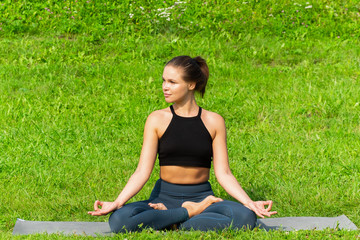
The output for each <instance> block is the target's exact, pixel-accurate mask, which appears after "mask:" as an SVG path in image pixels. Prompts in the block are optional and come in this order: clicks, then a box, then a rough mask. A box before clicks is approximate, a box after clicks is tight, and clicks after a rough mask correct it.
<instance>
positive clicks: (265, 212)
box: [245, 201, 277, 218]
mask: <svg viewBox="0 0 360 240" xmlns="http://www.w3.org/2000/svg"><path fill="white" fill-rule="evenodd" d="M272 204H273V202H272V201H256V202H250V203H249V204H248V205H245V207H247V208H249V209H251V210H253V211H254V212H255V213H256V215H258V216H259V217H261V218H265V217H264V216H267V217H271V215H273V214H277V212H276V211H273V212H270V211H271V207H272ZM265 206H268V207H267V208H265Z"/></svg>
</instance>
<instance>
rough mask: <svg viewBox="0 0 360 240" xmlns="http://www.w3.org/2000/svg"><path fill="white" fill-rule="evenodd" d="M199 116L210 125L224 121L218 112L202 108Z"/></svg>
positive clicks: (220, 123)
mask: <svg viewBox="0 0 360 240" xmlns="http://www.w3.org/2000/svg"><path fill="white" fill-rule="evenodd" d="M201 117H202V119H203V120H204V121H206V122H207V123H208V124H211V125H213V124H214V125H223V124H224V123H225V120H224V118H223V117H222V116H221V115H220V114H218V113H216V112H211V111H208V110H205V109H203V113H202V114H201Z"/></svg>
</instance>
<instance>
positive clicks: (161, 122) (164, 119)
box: [146, 108, 172, 135]
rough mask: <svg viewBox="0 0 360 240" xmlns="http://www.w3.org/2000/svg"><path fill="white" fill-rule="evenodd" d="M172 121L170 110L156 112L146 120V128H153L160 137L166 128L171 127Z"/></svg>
mask: <svg viewBox="0 0 360 240" xmlns="http://www.w3.org/2000/svg"><path fill="white" fill-rule="evenodd" d="M171 119H172V113H171V111H170V108H164V109H160V110H156V111H154V112H152V113H150V114H149V116H148V118H147V120H146V127H149V128H153V129H155V130H156V131H157V132H158V135H161V133H162V132H163V131H164V130H163V128H164V126H167V125H169V123H170V121H171Z"/></svg>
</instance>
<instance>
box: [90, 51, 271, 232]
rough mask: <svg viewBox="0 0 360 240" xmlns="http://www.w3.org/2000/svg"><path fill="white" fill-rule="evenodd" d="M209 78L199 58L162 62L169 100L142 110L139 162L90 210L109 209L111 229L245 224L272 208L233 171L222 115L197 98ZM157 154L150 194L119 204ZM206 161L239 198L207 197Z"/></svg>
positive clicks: (141, 179) (134, 188) (136, 187)
mask: <svg viewBox="0 0 360 240" xmlns="http://www.w3.org/2000/svg"><path fill="white" fill-rule="evenodd" d="M208 77H209V69H208V66H207V64H206V62H205V60H204V59H202V58H201V57H195V58H191V57H189V56H178V57H175V58H173V59H172V60H170V61H169V62H168V63H167V64H166V66H165V68H164V72H163V85H162V88H163V92H164V96H165V100H166V102H168V103H173V105H172V106H170V107H168V108H165V109H162V110H158V111H155V112H153V113H151V114H150V115H149V117H148V119H147V121H146V124H145V129H144V140H143V147H142V151H141V155H140V160H139V164H138V167H137V169H136V171H135V172H134V174H133V175H132V176H131V177H130V179H129V181H128V183H127V184H126V186H125V187H124V189H123V190H122V191H121V193H120V194H119V196H118V197H117V199H116V200H115V201H114V202H102V201H98V200H97V201H95V203H94V211H90V212H89V214H91V215H94V216H99V215H106V214H108V213H110V212H113V213H112V215H111V216H110V218H109V224H110V228H111V230H112V231H113V232H123V231H136V230H140V229H142V228H145V227H152V228H154V229H166V228H170V227H172V228H173V227H176V228H179V229H186V230H190V229H195V230H202V231H206V230H214V229H222V228H226V227H233V228H243V227H245V228H250V229H252V228H253V227H254V226H255V224H256V215H258V216H260V217H262V218H264V216H268V217H270V216H271V215H273V214H276V212H274V211H271V207H272V201H256V202H254V201H252V200H251V199H250V198H249V196H248V195H247V194H246V193H245V191H244V190H243V189H242V188H241V186H240V185H239V183H238V182H237V180H236V179H235V177H234V176H233V175H232V173H231V171H230V168H229V161H228V153H227V146H226V129H225V122H224V119H223V118H222V117H221V116H220V115H218V114H216V113H213V112H210V111H207V110H204V109H202V108H200V107H199V106H198V105H197V104H196V101H195V92H196V91H198V92H199V93H200V94H201V96H203V95H204V93H205V87H206V84H207V80H208ZM157 154H159V163H160V179H159V180H158V181H157V182H156V184H155V187H154V189H153V191H152V193H151V196H150V198H149V200H146V201H141V202H134V203H130V204H126V205H125V203H126V202H127V201H128V200H129V199H130V198H131V197H133V196H134V195H135V194H137V193H138V192H139V191H140V190H141V188H142V187H143V186H144V185H145V183H146V182H147V180H148V179H149V177H150V174H151V172H152V170H153V167H154V164H155V161H156V156H157ZM211 160H212V161H213V165H214V172H215V176H216V178H217V180H218V182H219V183H220V185H221V186H222V187H223V188H224V189H225V190H226V192H227V193H229V194H230V195H231V196H232V197H233V198H235V199H236V200H237V201H239V202H241V203H242V204H240V203H237V202H232V201H227V200H222V199H220V198H217V197H215V196H214V193H213V192H212V190H211V186H210V183H209V182H208V180H209V172H210V167H211ZM265 206H267V208H265ZM255 214H256V215H255Z"/></svg>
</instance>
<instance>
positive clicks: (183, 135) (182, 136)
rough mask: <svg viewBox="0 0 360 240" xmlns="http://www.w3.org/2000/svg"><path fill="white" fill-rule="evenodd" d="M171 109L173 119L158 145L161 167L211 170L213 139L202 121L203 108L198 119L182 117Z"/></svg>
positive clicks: (171, 107)
mask: <svg viewBox="0 0 360 240" xmlns="http://www.w3.org/2000/svg"><path fill="white" fill-rule="evenodd" d="M170 109H171V112H172V114H173V118H172V119H171V122H170V124H169V126H168V127H167V129H166V131H165V133H164V134H163V135H162V137H161V138H160V139H159V144H158V153H159V163H160V166H169V165H172V166H192V167H205V168H210V167H211V158H212V155H213V154H212V138H211V135H210V133H209V131H208V130H207V129H206V127H205V125H204V123H203V121H202V120H201V117H200V116H201V107H199V113H198V115H197V116H196V117H181V116H178V115H176V113H175V111H174V108H173V106H170Z"/></svg>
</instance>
